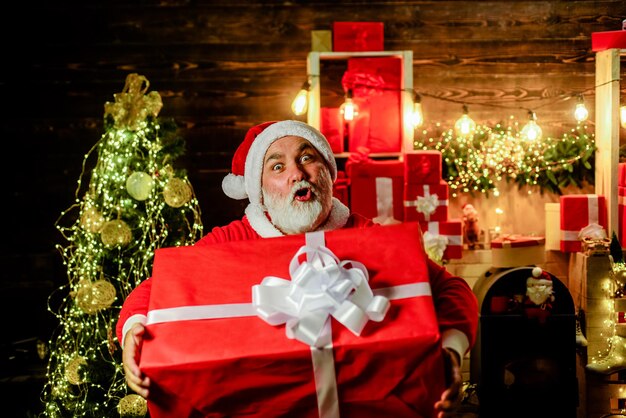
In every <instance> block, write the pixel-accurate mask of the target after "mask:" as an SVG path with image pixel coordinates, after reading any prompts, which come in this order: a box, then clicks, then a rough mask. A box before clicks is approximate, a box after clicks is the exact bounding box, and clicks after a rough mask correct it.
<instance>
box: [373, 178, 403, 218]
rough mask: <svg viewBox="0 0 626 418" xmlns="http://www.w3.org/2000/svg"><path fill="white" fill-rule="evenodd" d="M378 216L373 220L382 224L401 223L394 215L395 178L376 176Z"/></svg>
mask: <svg viewBox="0 0 626 418" xmlns="http://www.w3.org/2000/svg"><path fill="white" fill-rule="evenodd" d="M376 213H377V215H378V216H376V217H375V218H374V219H372V221H374V222H376V223H377V224H381V225H394V224H399V223H400V221H399V220H397V219H395V218H394V217H393V179H392V178H391V177H376Z"/></svg>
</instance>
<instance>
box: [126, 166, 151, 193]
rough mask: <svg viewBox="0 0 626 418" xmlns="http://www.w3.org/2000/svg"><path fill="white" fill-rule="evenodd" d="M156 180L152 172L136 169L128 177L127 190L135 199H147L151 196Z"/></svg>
mask: <svg viewBox="0 0 626 418" xmlns="http://www.w3.org/2000/svg"><path fill="white" fill-rule="evenodd" d="M153 186H154V180H152V177H150V174H147V173H144V172H143V171H135V172H134V173H133V174H131V175H130V176H128V178H127V179H126V190H127V191H128V194H129V195H130V196H131V197H132V198H133V199H135V200H146V199H147V198H148V197H149V196H150V192H151V191H152V187H153Z"/></svg>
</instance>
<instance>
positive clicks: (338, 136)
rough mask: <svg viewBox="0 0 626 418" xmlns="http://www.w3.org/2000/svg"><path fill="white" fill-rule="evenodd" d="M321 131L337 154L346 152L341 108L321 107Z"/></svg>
mask: <svg viewBox="0 0 626 418" xmlns="http://www.w3.org/2000/svg"><path fill="white" fill-rule="evenodd" d="M320 132H321V133H323V134H324V136H325V137H326V139H327V140H328V143H329V144H330V149H331V150H332V151H333V152H334V153H335V154H339V153H342V152H344V132H345V131H344V120H343V118H342V117H341V114H340V112H339V108H337V107H322V108H320Z"/></svg>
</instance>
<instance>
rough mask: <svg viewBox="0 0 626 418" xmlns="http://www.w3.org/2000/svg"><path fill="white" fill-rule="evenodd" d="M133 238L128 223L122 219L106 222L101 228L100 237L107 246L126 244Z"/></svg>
mask: <svg viewBox="0 0 626 418" xmlns="http://www.w3.org/2000/svg"><path fill="white" fill-rule="evenodd" d="M131 238H132V233H131V231H130V228H129V226H128V224H127V223H126V222H124V221H123V220H121V219H115V220H112V221H109V222H107V223H105V224H104V225H103V226H102V229H101V230H100V239H101V240H102V242H103V243H104V245H106V246H107V247H113V246H124V245H126V244H128V243H129V242H130V239H131Z"/></svg>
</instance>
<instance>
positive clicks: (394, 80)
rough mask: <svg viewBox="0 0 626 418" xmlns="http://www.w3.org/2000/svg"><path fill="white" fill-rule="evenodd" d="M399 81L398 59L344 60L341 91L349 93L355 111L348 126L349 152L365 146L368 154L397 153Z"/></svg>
mask: <svg viewBox="0 0 626 418" xmlns="http://www.w3.org/2000/svg"><path fill="white" fill-rule="evenodd" d="M401 78H402V59H401V58H395V57H375V58H350V59H349V60H348V68H347V70H346V72H345V73H344V75H343V77H342V81H341V82H342V85H343V88H344V90H345V91H348V90H352V100H353V102H354V103H355V104H356V105H357V106H358V109H359V110H358V115H357V116H356V118H355V120H354V121H352V122H351V124H350V126H351V128H350V139H349V148H350V149H349V151H356V150H357V149H359V148H360V147H365V148H368V149H369V150H370V152H372V153H376V152H400V150H401V146H402V126H401V117H400V116H401V107H400V103H401V98H400V93H401V91H400V90H401V85H402V81H401Z"/></svg>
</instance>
